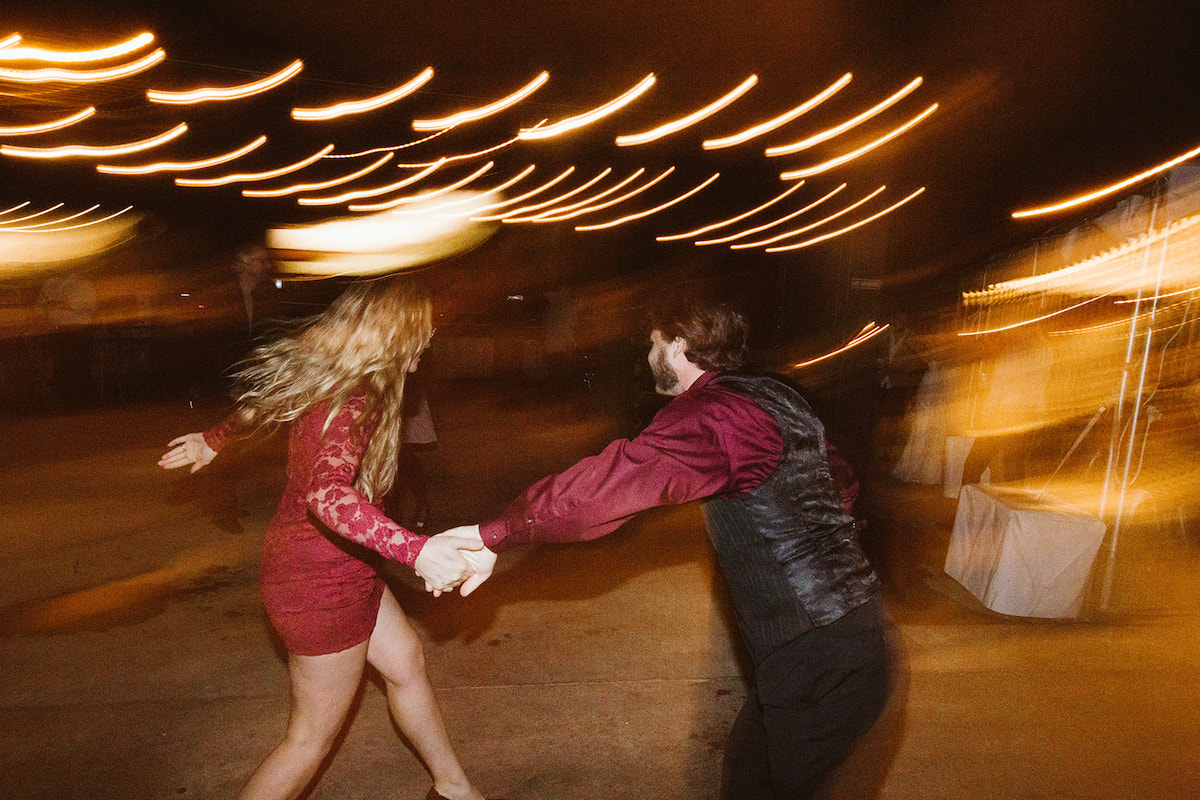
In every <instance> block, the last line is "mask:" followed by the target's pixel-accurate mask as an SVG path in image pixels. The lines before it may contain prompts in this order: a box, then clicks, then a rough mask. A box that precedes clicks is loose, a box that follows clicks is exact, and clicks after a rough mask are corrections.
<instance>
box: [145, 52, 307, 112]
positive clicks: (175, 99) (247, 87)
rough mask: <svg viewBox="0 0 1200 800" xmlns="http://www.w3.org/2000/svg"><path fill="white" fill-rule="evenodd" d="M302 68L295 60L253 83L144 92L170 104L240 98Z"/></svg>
mask: <svg viewBox="0 0 1200 800" xmlns="http://www.w3.org/2000/svg"><path fill="white" fill-rule="evenodd" d="M302 69H304V62H303V61H299V60H297V61H293V62H292V63H291V64H289V65H287V66H286V67H284V68H283V69H281V70H280V71H279V72H276V73H275V74H274V75H269V76H267V77H266V78H263V79H262V80H260V81H254V82H253V83H244V84H242V85H240V86H229V87H226V88H223V89H217V88H205V89H192V90H191V91H186V92H168V91H162V90H160V89H150V90H149V91H147V92H146V97H147V98H148V99H149V100H150V101H151V102H154V103H169V104H171V105H191V104H193V103H204V102H208V101H210V100H241V99H242V98H244V97H251V96H253V95H256V94H261V93H263V92H265V91H267V90H268V89H274V88H275V87H276V86H279V85H280V84H281V83H285V82H286V81H288V80H289V79H291V78H293V77H295V76H296V75H298V74H300V70H302Z"/></svg>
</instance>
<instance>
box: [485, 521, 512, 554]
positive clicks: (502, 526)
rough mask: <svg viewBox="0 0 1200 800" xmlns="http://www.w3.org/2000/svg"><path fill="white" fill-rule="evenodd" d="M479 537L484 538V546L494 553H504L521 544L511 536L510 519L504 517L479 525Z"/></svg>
mask: <svg viewBox="0 0 1200 800" xmlns="http://www.w3.org/2000/svg"><path fill="white" fill-rule="evenodd" d="M479 538H480V539H482V540H483V546H484V547H486V548H487V549H488V550H491V551H492V552H493V553H503V552H504V551H505V550H507V549H509V548H510V547H514V546H516V545H518V544H520V542H519V541H517V539H515V538H513V537H512V536H511V532H510V530H509V525H508V520H507V519H506V518H504V517H500V518H499V519H494V520H491V521H490V522H484V523H482V524H481V525H480V526H479Z"/></svg>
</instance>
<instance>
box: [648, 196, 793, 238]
mask: <svg viewBox="0 0 1200 800" xmlns="http://www.w3.org/2000/svg"><path fill="white" fill-rule="evenodd" d="M803 185H804V181H798V182H796V183H793V184H792V185H791V186H790V187H789V188H788V189H787V191H785V192H784V193H783V194H780V195H776V196H775V197H773V198H771V199H770V200H768V201H767V202H765V203H763V204H762V205H761V206H755V207H754V208H752V209H750V210H749V211H743V212H742V213H741V214H738V215H737V216H736V217H730V218H729V219H725V220H721V221H720V222H714V223H712V224H711V225H705V226H704V227H703V228H696V229H695V230H694V231H687V232H686V233H673V234H671V235H670V236H656V237H654V240H655V241H657V242H673V241H675V240H676V239H686V238H688V237H689V236H699V235H700V234H702V233H708V232H709V231H715V230H716V229H717V228H724V227H725V226H726V225H732V224H733V223H735V222H741V221H742V220H744V219H745V218H746V217H749V216H752V215H754V214H757V213H758V212H759V211H762V210H764V209H767V208H770V207H771V206H773V205H775V204H776V203H778V202H779V201H780V200H782V199H783V198H785V197H787V196H788V195H789V194H791V193H792V192H794V191H796V190H797V189H799V188H800V187H801V186H803Z"/></svg>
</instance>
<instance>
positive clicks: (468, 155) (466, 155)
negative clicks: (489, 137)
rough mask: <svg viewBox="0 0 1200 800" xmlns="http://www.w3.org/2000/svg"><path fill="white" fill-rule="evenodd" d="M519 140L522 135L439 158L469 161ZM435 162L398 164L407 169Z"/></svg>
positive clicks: (444, 160) (449, 160)
mask: <svg viewBox="0 0 1200 800" xmlns="http://www.w3.org/2000/svg"><path fill="white" fill-rule="evenodd" d="M518 141H520V137H517V136H514V137H513V138H511V139H509V140H508V141H507V142H501V143H500V144H496V145H492V146H491V147H488V148H486V149H484V150H476V151H475V152H474V153H462V154H460V155H456V156H444V157H443V158H440V159H438V160H439V161H443V162H445V163H447V164H449V163H451V162H454V161H468V160H470V159H472V158H479V156H485V155H487V154H488V153H494V152H496V151H497V150H501V149H503V148H505V147H508V146H510V145H513V144H516V143H517V142H518ZM434 163H436V162H433V161H426V162H423V163H419V164H397V165H396V166H397V167H398V168H399V169H406V168H416V167H428V166H429V165H430V164H434Z"/></svg>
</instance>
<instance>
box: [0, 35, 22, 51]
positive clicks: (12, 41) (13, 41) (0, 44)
mask: <svg viewBox="0 0 1200 800" xmlns="http://www.w3.org/2000/svg"><path fill="white" fill-rule="evenodd" d="M20 43H21V34H19V33H13V34H10V35H9V36H7V37H5V38H3V39H0V50H2V49H4V48H6V47H16V46H17V45H18V44H20Z"/></svg>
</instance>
